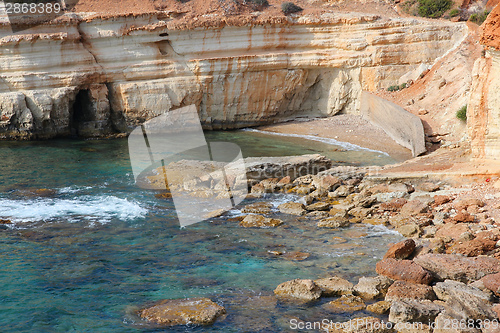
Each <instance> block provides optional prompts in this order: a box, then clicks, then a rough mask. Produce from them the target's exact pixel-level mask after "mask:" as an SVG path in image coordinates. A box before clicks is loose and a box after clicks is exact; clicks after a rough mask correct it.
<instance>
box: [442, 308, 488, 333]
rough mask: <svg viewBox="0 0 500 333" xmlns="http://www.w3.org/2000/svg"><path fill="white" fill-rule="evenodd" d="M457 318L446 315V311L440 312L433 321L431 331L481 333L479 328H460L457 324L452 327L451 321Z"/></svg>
mask: <svg viewBox="0 0 500 333" xmlns="http://www.w3.org/2000/svg"><path fill="white" fill-rule="evenodd" d="M457 320H458V319H457V318H454V317H452V316H450V315H448V314H447V313H446V311H445V312H441V313H440V314H439V315H438V316H437V317H436V320H435V322H434V325H435V328H434V332H433V333H481V330H480V329H476V328H460V326H459V325H455V327H453V322H454V321H457ZM458 323H459V322H458Z"/></svg>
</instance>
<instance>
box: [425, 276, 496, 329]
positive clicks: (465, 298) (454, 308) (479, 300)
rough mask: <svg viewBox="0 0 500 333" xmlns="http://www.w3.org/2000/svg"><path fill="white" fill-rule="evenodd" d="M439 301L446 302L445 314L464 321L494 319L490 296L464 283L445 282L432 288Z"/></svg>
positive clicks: (494, 314)
mask: <svg viewBox="0 0 500 333" xmlns="http://www.w3.org/2000/svg"><path fill="white" fill-rule="evenodd" d="M434 291H435V292H436V295H437V297H438V298H439V299H441V300H443V301H445V302H446V314H448V315H450V316H452V317H454V318H460V319H464V320H468V319H476V320H478V319H481V320H486V319H490V320H492V319H495V318H496V313H495V312H494V311H493V310H492V303H491V295H490V294H487V293H485V292H483V291H481V290H479V289H477V288H475V287H471V286H467V285H466V284H464V283H461V282H457V281H452V280H446V281H444V282H439V283H437V284H436V285H435V286H434Z"/></svg>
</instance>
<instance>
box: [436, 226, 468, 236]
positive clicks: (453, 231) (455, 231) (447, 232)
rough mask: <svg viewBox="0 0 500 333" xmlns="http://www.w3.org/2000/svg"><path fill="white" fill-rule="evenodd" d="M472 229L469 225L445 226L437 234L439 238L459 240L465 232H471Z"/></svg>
mask: <svg viewBox="0 0 500 333" xmlns="http://www.w3.org/2000/svg"><path fill="white" fill-rule="evenodd" d="M470 231H471V230H470V228H469V226H468V225H467V224H464V223H459V224H455V225H454V224H445V225H443V226H442V227H441V228H439V230H438V231H437V232H436V237H437V238H445V237H450V238H451V239H457V238H459V237H460V235H462V234H463V233H464V232H470Z"/></svg>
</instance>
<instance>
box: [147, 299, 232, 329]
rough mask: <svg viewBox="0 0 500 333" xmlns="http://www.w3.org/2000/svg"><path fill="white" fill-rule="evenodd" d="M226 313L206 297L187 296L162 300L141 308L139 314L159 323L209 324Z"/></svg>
mask: <svg viewBox="0 0 500 333" xmlns="http://www.w3.org/2000/svg"><path fill="white" fill-rule="evenodd" d="M224 313H226V310H225V309H224V307H222V306H220V305H218V304H217V303H214V302H212V301H211V300H210V299H208V298H187V299H169V300H163V301H161V302H159V303H157V304H156V305H153V306H152V307H149V308H146V309H143V310H141V311H140V313H139V315H140V317H141V318H144V319H146V320H148V321H150V322H153V323H155V324H159V325H166V326H174V325H187V324H196V325H209V324H211V323H213V322H214V321H215V319H217V317H219V316H220V315H222V314H224Z"/></svg>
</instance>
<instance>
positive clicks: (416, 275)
mask: <svg viewBox="0 0 500 333" xmlns="http://www.w3.org/2000/svg"><path fill="white" fill-rule="evenodd" d="M376 271H377V273H378V274H380V275H384V276H387V277H388V278H391V279H393V280H403V281H408V282H413V283H418V284H429V283H431V281H432V275H431V273H429V272H428V271H427V270H425V269H423V268H422V267H421V266H419V265H418V264H416V263H415V262H413V261H411V260H396V259H392V258H388V259H384V260H382V261H379V262H378V263H377V266H376Z"/></svg>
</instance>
